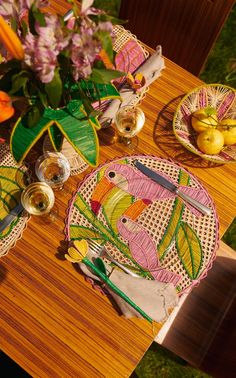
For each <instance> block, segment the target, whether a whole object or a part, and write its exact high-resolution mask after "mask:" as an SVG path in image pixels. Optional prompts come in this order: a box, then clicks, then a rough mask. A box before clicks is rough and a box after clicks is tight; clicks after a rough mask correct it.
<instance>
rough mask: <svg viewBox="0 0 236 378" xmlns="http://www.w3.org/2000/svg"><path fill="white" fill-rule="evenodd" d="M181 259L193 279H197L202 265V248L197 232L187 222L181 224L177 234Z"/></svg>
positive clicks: (177, 244)
mask: <svg viewBox="0 0 236 378" xmlns="http://www.w3.org/2000/svg"><path fill="white" fill-rule="evenodd" d="M176 247H177V251H178V255H179V258H180V260H181V262H182V264H183V266H184V268H185V270H186V272H187V273H188V276H189V277H190V278H191V279H196V278H197V277H198V275H199V272H200V269H201V265H202V247H201V243H200V240H199V238H198V236H197V234H196V232H195V231H194V230H193V229H192V228H191V227H190V226H189V225H188V224H187V223H185V222H180V225H179V228H178V230H177V234H176Z"/></svg>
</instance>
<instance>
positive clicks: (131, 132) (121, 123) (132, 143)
mask: <svg viewBox="0 0 236 378" xmlns="http://www.w3.org/2000/svg"><path fill="white" fill-rule="evenodd" d="M114 122H115V126H116V129H117V131H118V135H119V141H120V142H121V143H123V144H124V145H125V146H126V147H128V148H129V149H131V150H133V149H135V147H137V145H138V138H137V134H138V133H139V132H140V131H141V129H142V128H143V126H144V123H145V115H144V113H143V111H142V110H141V109H140V108H139V107H137V106H132V105H124V106H121V107H120V109H119V110H118V111H117V113H116V115H115V118H114Z"/></svg>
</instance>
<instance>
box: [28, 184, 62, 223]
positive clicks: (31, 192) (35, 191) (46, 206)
mask: <svg viewBox="0 0 236 378" xmlns="http://www.w3.org/2000/svg"><path fill="white" fill-rule="evenodd" d="M54 202H55V196H54V192H53V190H52V188H51V187H50V186H49V185H48V184H46V183H45V182H41V181H40V182H33V183H31V184H29V185H28V186H27V187H26V188H25V189H24V190H23V192H22V194H21V203H22V206H23V207H24V209H25V210H26V211H27V212H28V213H29V214H31V215H36V216H40V215H46V216H47V217H48V218H50V216H51V215H53V214H52V213H51V210H52V208H53V206H54Z"/></svg>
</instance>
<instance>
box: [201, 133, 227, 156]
mask: <svg viewBox="0 0 236 378" xmlns="http://www.w3.org/2000/svg"><path fill="white" fill-rule="evenodd" d="M197 145H198V148H199V150H201V151H202V152H204V153H205V154H208V155H216V154H218V153H219V152H220V151H221V150H222V148H223V146H224V137H223V134H222V133H221V132H220V131H219V130H216V129H212V128H209V129H207V130H205V131H203V132H202V133H200V134H199V135H198V137H197Z"/></svg>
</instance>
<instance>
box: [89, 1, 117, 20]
mask: <svg viewBox="0 0 236 378" xmlns="http://www.w3.org/2000/svg"><path fill="white" fill-rule="evenodd" d="M120 4H121V0H110V1H107V0H95V1H94V3H93V6H94V7H95V8H98V9H103V10H105V11H106V12H107V13H108V14H109V15H111V16H113V17H117V16H118V15H119V10H120Z"/></svg>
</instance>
